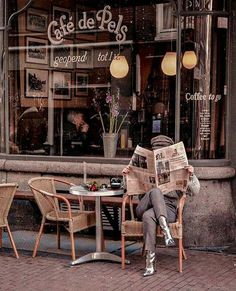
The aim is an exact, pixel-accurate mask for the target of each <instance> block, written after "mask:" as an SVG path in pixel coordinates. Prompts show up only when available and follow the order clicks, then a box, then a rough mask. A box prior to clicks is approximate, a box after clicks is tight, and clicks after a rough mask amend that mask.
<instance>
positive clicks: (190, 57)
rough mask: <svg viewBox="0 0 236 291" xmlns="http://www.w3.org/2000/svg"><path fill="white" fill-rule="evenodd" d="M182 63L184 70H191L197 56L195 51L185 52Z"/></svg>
mask: <svg viewBox="0 0 236 291" xmlns="http://www.w3.org/2000/svg"><path fill="white" fill-rule="evenodd" d="M182 62H183V66H184V67H185V68H186V69H193V68H194V67H195V66H196V64H197V56H196V53H195V51H186V52H185V53H184V56H183V60H182Z"/></svg>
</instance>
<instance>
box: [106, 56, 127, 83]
mask: <svg viewBox="0 0 236 291" xmlns="http://www.w3.org/2000/svg"><path fill="white" fill-rule="evenodd" d="M110 72H111V75H112V76H113V77H115V78H117V79H121V78H124V77H125V76H126V75H127V74H128V72H129V65H128V62H127V60H126V57H125V56H121V55H118V56H117V57H115V58H114V59H113V60H112V62H111V64H110Z"/></svg>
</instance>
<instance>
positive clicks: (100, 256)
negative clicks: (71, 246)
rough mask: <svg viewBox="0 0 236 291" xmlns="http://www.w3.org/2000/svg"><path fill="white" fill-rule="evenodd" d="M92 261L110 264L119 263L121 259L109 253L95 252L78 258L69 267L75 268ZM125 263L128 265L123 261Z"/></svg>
mask: <svg viewBox="0 0 236 291" xmlns="http://www.w3.org/2000/svg"><path fill="white" fill-rule="evenodd" d="M93 261H108V262H112V263H121V257H119V256H116V255H114V254H111V253H107V252H95V253H89V254H87V255H85V256H82V257H80V258H78V259H77V260H75V261H72V262H71V265H72V266H75V265H79V264H83V263H88V262H93ZM125 263H126V264H130V261H129V260H125Z"/></svg>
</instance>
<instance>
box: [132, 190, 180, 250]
mask: <svg viewBox="0 0 236 291" xmlns="http://www.w3.org/2000/svg"><path fill="white" fill-rule="evenodd" d="M136 213H137V216H138V218H139V219H142V221H143V233H144V242H145V250H146V251H152V252H155V249H156V231H157V224H158V223H159V222H158V218H159V217H160V216H161V215H162V216H164V217H166V219H167V221H168V222H169V223H170V222H175V221H176V216H177V199H176V198H169V197H166V196H164V195H163V194H162V192H161V190H160V189H158V188H155V189H152V190H150V191H149V192H147V193H146V194H145V195H144V197H143V198H142V199H141V200H140V202H139V204H138V206H137V208H136Z"/></svg>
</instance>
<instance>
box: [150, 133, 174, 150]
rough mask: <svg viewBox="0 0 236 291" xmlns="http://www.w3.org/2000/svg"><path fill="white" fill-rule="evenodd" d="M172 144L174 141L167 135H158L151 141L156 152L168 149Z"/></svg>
mask: <svg viewBox="0 0 236 291" xmlns="http://www.w3.org/2000/svg"><path fill="white" fill-rule="evenodd" d="M172 144H174V141H173V139H172V138H170V137H168V136H166V135H158V136H155V137H153V138H152V139H151V145H152V148H153V149H154V150H155V149H157V148H162V147H168V146H170V145H172Z"/></svg>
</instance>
